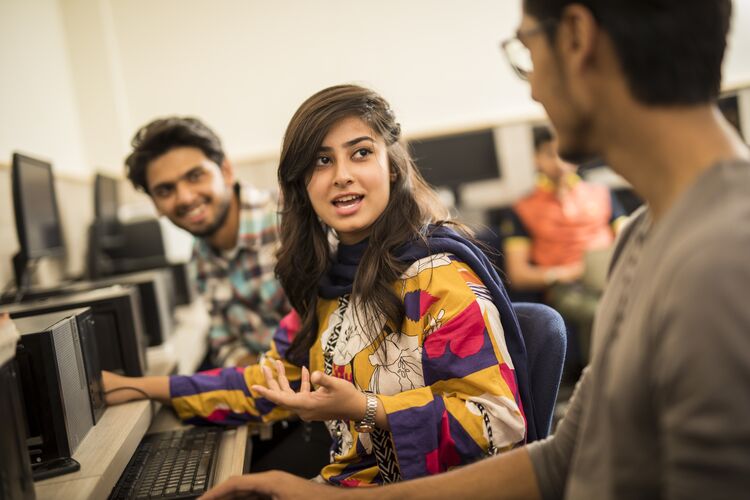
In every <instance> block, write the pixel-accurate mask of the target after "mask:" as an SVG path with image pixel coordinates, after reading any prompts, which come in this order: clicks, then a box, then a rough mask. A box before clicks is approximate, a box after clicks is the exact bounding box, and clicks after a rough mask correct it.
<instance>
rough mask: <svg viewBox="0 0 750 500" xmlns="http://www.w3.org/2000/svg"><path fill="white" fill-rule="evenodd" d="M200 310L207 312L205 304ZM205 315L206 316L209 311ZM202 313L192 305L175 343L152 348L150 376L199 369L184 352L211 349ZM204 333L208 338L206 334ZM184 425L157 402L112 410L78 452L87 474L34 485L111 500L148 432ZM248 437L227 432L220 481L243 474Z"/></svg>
mask: <svg viewBox="0 0 750 500" xmlns="http://www.w3.org/2000/svg"><path fill="white" fill-rule="evenodd" d="M199 307H200V308H202V307H203V306H202V304H200V305H199ZM203 311H204V313H205V309H204V310H203ZM200 312H201V310H200V309H199V308H198V307H196V304H193V305H191V306H189V307H188V308H187V309H185V310H184V311H183V314H182V316H183V318H179V317H178V326H177V328H176V330H175V332H174V333H173V336H172V337H171V338H170V341H171V342H169V343H168V344H166V345H164V346H159V347H158V348H155V349H149V353H148V363H149V374H150V375H165V374H168V373H172V372H174V371H175V369H177V371H178V372H183V373H184V372H191V371H194V370H195V368H196V367H197V364H196V360H197V362H200V360H201V359H202V357H203V354H202V353H200V352H193V353H192V355H190V353H189V352H187V351H185V350H184V349H185V348H186V346H193V349H195V347H196V346H200V345H205V343H204V342H205V341H197V340H198V339H199V338H200V336H201V330H203V328H202V327H204V326H205V327H206V330H207V323H203V321H200V319H201V314H200ZM180 319H182V321H179V320H180ZM195 323H198V325H196V324H195ZM202 335H203V336H202V338H203V339H205V330H204V331H203V333H202ZM188 339H189V340H188ZM177 344H180V345H181V347H178V346H177ZM180 360H181V361H182V363H180V362H179V361H180ZM180 365H182V366H180ZM180 425H181V424H180V421H179V420H178V419H177V417H176V416H175V415H174V412H173V411H172V410H171V408H162V406H161V405H160V404H159V403H156V402H150V401H132V402H130V403H126V404H123V405H118V406H110V407H107V409H106V410H105V411H104V414H103V415H102V418H101V419H100V420H99V422H98V423H97V424H96V425H95V426H94V427H92V428H91V430H90V431H89V433H88V434H87V435H86V437H85V438H84V439H83V441H81V444H80V446H79V447H78V449H77V450H76V452H75V453H74V454H73V458H74V459H76V460H77V461H78V462H79V463H80V464H81V470H79V471H78V472H75V473H72V474H65V475H63V476H58V477H54V478H50V479H45V480H44V481H39V482H36V483H34V488H35V490H36V496H37V499H38V500H46V499H61V500H62V499H64V500H69V499H76V500H78V499H91V500H99V499H104V498H107V496H108V495H109V494H110V492H111V491H112V488H114V486H115V484H117V480H118V479H119V478H120V475H121V474H122V471H123V470H125V466H126V465H127V464H128V461H130V457H131V456H132V455H133V453H134V452H135V449H136V448H137V447H138V443H140V441H141V439H142V438H143V436H144V434H146V432H147V431H148V432H160V431H165V430H170V429H174V428H177V427H179V426H180ZM247 435H248V430H247V427H238V428H236V429H230V430H227V431H226V432H225V433H224V435H223V437H222V441H221V446H220V448H219V457H218V459H219V462H218V464H217V469H216V479H215V482H216V483H219V482H221V481H223V480H225V479H227V478H228V477H229V476H232V475H235V474H242V468H243V464H244V460H245V455H246V446H249V445H250V443H248V440H247Z"/></svg>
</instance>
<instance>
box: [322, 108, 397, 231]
mask: <svg viewBox="0 0 750 500" xmlns="http://www.w3.org/2000/svg"><path fill="white" fill-rule="evenodd" d="M389 170H390V169H389V168H388V153H387V150H386V144H385V141H384V140H383V137H381V136H380V135H379V134H377V133H376V132H375V131H373V130H372V129H371V128H370V126H369V125H367V124H366V123H365V122H364V121H362V120H361V119H360V118H358V117H348V118H343V119H341V120H339V121H338V122H336V123H335V124H334V125H333V126H332V127H331V129H330V130H329V131H328V134H327V135H326V136H325V138H324V139H323V143H322V144H321V146H320V149H319V150H318V152H317V156H316V159H315V165H314V166H313V172H312V176H311V178H310V180H309V182H308V183H307V195H308V196H309V197H310V202H311V203H312V206H313V209H314V210H315V213H316V214H317V215H318V217H320V219H321V220H322V221H323V222H325V223H326V224H327V225H328V226H330V227H332V228H333V229H334V230H335V231H336V233H338V236H339V240H340V241H341V242H342V243H344V244H347V245H351V244H353V243H358V242H360V241H362V240H363V239H365V238H366V237H367V236H369V234H370V231H371V227H372V224H373V223H374V222H375V221H376V220H377V218H378V217H380V214H382V213H383V211H384V210H385V207H386V206H387V205H388V199H389V197H390V187H391V176H390V171H389Z"/></svg>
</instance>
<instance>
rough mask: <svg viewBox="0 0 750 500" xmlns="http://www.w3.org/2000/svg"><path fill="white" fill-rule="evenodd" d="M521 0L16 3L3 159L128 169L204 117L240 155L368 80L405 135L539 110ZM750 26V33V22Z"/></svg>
mask: <svg viewBox="0 0 750 500" xmlns="http://www.w3.org/2000/svg"><path fill="white" fill-rule="evenodd" d="M519 5H520V0H502V1H497V0H471V1H467V2H458V1H455V0H409V1H399V0H381V1H380V2H377V3H372V2H362V1H359V2H357V1H348V0H309V1H299V0H275V1H273V2H269V1H267V0H32V1H29V0H3V1H2V2H0V19H4V20H10V21H11V22H6V23H4V25H3V29H2V30H0V67H1V68H2V70H3V74H4V75H5V78H3V79H2V80H0V113H1V114H2V117H3V119H2V120H1V121H0V162H5V161H7V160H5V159H6V158H9V155H10V151H12V150H13V149H16V148H18V149H23V150H26V151H29V152H32V153H36V154H40V155H43V156H47V157H49V158H51V159H52V160H54V163H55V166H56V168H57V169H58V170H59V171H62V172H71V173H87V172H89V171H91V170H93V169H94V168H99V169H104V170H109V171H110V172H115V173H119V172H121V170H122V158H123V156H124V155H125V154H126V153H127V144H128V142H129V139H130V137H131V135H132V133H133V132H134V130H135V129H136V128H137V127H138V126H140V125H142V124H143V123H144V122H146V121H148V120H150V119H152V118H154V117H155V116H159V115H165V114H173V113H177V114H195V115H199V116H201V117H203V118H204V119H205V120H206V121H207V122H208V123H209V124H211V125H212V126H213V127H214V128H216V129H217V131H218V132H219V133H220V134H221V136H222V137H223V138H224V141H225V143H226V147H227V150H228V152H229V154H230V156H231V157H233V158H240V159H245V158H257V157H266V158H267V157H269V156H273V155H274V154H276V153H277V151H278V148H279V144H280V141H281V134H282V133H283V130H284V127H285V126H286V123H287V121H288V120H289V118H290V117H291V114H292V112H293V111H294V109H296V107H297V106H298V104H299V103H300V102H301V101H302V100H303V99H304V98H306V97H307V96H309V95H310V94H311V93H313V92H314V91H316V90H319V89H321V88H323V87H325V86H327V85H330V84H334V83H340V82H350V81H355V82H362V83H364V84H367V85H370V86H372V87H374V88H375V89H377V90H379V91H381V92H382V93H383V94H384V95H385V96H386V97H387V98H388V99H389V100H390V101H391V103H392V104H393V106H394V108H395V110H396V112H397V115H398V116H399V119H400V121H401V123H402V126H403V129H404V132H405V134H407V135H412V134H418V135H424V134H425V133H427V134H429V133H431V132H434V131H442V130H445V129H457V128H459V129H460V128H463V127H476V126H477V125H480V124H489V123H498V122H503V121H505V120H508V119H513V118H517V117H520V116H534V117H540V116H541V115H542V111H541V109H540V107H539V106H537V105H536V104H535V103H533V102H532V101H531V100H530V99H529V95H528V88H527V86H526V85H525V84H524V83H523V82H520V81H518V80H517V78H516V77H515V76H514V75H513V74H512V73H511V71H510V70H509V68H508V67H507V65H506V63H505V61H504V60H503V58H502V55H501V54H500V51H499V49H498V42H499V41H500V40H501V39H503V38H505V37H508V36H510V35H511V34H512V33H513V31H514V29H515V27H516V25H517V23H518V20H519V15H520V12H519V10H520V9H519ZM743 27H744V29H743ZM748 27H750V0H735V17H734V29H733V32H732V36H731V37H730V49H729V53H728V55H727V60H726V65H725V84H726V85H728V86H735V85H737V84H744V83H750V51H747V50H743V48H746V47H749V46H750V30H748V29H747V28H748Z"/></svg>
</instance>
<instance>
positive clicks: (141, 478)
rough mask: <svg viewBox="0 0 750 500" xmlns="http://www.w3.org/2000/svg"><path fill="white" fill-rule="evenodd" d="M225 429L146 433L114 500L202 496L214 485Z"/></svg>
mask: <svg viewBox="0 0 750 500" xmlns="http://www.w3.org/2000/svg"><path fill="white" fill-rule="evenodd" d="M222 432H223V430H222V429H220V428H216V427H193V428H190V429H184V430H177V431H172V432H160V433H156V434H148V435H146V436H144V437H143V440H142V441H141V443H140V444H139V445H138V448H137V449H136V451H135V453H134V454H133V457H132V458H131V459H130V462H129V463H128V465H127V467H125V470H124V471H123V473H122V476H120V480H119V481H118V482H117V485H116V486H115V487H114V489H113V490H112V493H111V494H110V495H109V498H110V500H115V499H116V500H119V499H134V498H137V499H140V498H165V499H166V498H196V497H198V496H200V495H202V494H203V493H205V492H206V491H207V490H208V489H209V488H210V487H211V486H212V485H213V476H214V471H215V470H216V462H217V458H216V457H217V453H218V450H219V443H220V442H221V433H222Z"/></svg>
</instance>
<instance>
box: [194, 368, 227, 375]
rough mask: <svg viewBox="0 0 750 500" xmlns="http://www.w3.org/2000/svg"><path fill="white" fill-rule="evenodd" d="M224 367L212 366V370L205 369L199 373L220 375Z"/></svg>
mask: <svg viewBox="0 0 750 500" xmlns="http://www.w3.org/2000/svg"><path fill="white" fill-rule="evenodd" d="M223 369H224V368H211V369H210V370H205V371H202V372H198V374H199V375H208V376H209V377H218V376H219V374H220V373H221V370H223Z"/></svg>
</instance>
